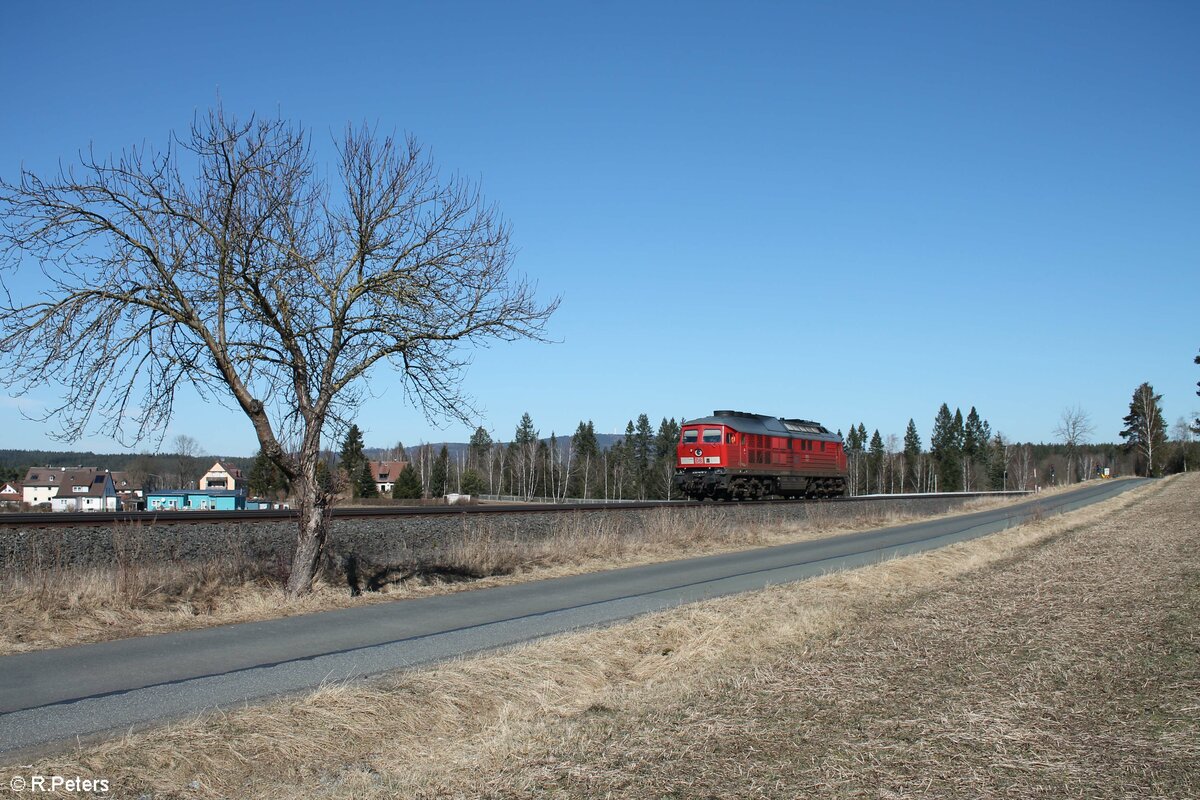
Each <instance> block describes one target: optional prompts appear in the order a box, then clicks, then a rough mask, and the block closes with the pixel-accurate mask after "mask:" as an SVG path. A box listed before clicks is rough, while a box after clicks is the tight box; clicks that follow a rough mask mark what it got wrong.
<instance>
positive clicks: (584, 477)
mask: <svg viewBox="0 0 1200 800" xmlns="http://www.w3.org/2000/svg"><path fill="white" fill-rule="evenodd" d="M571 451H572V453H573V458H574V460H575V467H574V471H573V472H572V473H571V480H570V485H569V486H568V487H567V493H568V494H569V495H570V496H571V497H580V498H588V497H592V496H593V487H594V486H596V485H597V483H598V481H597V480H596V476H597V475H598V474H599V472H600V468H599V456H600V447H599V445H598V444H597V442H596V430H595V427H594V426H593V425H592V422H591V420H588V422H586V423H584V422H582V421H581V422H580V423H579V427H578V428H576V429H575V434H574V435H573V436H572V437H571Z"/></svg>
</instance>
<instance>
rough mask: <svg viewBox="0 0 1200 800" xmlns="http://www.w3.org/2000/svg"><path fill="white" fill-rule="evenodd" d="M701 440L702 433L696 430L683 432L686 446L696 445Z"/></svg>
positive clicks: (691, 429) (689, 429)
mask: <svg viewBox="0 0 1200 800" xmlns="http://www.w3.org/2000/svg"><path fill="white" fill-rule="evenodd" d="M699 438H700V431H698V430H696V429H695V428H688V429H687V430H685V431H684V432H683V443H684V444H695V443H696V441H697V440H698V439H699Z"/></svg>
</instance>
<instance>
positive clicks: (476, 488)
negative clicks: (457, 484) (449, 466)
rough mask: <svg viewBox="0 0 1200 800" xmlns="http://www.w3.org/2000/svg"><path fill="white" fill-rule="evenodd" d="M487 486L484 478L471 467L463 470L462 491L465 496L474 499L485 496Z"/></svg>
mask: <svg viewBox="0 0 1200 800" xmlns="http://www.w3.org/2000/svg"><path fill="white" fill-rule="evenodd" d="M486 488H487V486H486V484H484V482H483V476H482V475H480V474H479V473H478V472H476V471H475V470H474V469H472V468H471V467H467V468H466V469H464V470H463V474H462V491H463V494H469V495H471V496H472V497H473V496H475V495H480V494H483V490H484V489H486Z"/></svg>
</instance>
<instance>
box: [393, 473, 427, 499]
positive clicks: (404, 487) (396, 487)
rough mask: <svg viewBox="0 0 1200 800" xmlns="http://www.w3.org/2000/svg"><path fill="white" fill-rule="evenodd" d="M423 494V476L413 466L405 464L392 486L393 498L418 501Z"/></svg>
mask: <svg viewBox="0 0 1200 800" xmlns="http://www.w3.org/2000/svg"><path fill="white" fill-rule="evenodd" d="M421 494H422V491H421V476H420V475H418V474H417V471H416V469H414V468H413V465H412V464H405V465H404V468H403V469H402V470H400V474H399V475H397V476H396V482H395V483H394V484H392V497H394V498H395V499H397V500H417V499H420V497H421Z"/></svg>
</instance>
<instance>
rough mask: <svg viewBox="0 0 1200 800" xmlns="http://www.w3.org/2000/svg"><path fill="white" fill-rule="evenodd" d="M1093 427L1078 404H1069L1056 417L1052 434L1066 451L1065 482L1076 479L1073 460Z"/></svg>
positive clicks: (1076, 457) (1074, 460) (1090, 420)
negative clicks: (1056, 420)
mask: <svg viewBox="0 0 1200 800" xmlns="http://www.w3.org/2000/svg"><path fill="white" fill-rule="evenodd" d="M1094 430H1095V428H1094V427H1093V425H1092V419H1091V417H1090V416H1089V415H1088V413H1087V412H1086V411H1084V410H1083V408H1082V407H1080V406H1071V407H1070V408H1065V409H1063V412H1062V415H1061V416H1060V417H1059V418H1058V425H1057V426H1056V427H1055V428H1054V435H1055V436H1057V437H1058V438H1059V441H1061V442H1062V443H1063V445H1064V446H1065V448H1066V451H1067V482H1068V483H1074V482H1075V481H1076V480H1078V476H1077V475H1076V470H1075V462H1076V461H1077V460H1078V456H1079V448H1080V446H1081V445H1085V444H1087V441H1088V437H1089V436H1091V435H1092V432H1093V431H1094Z"/></svg>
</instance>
